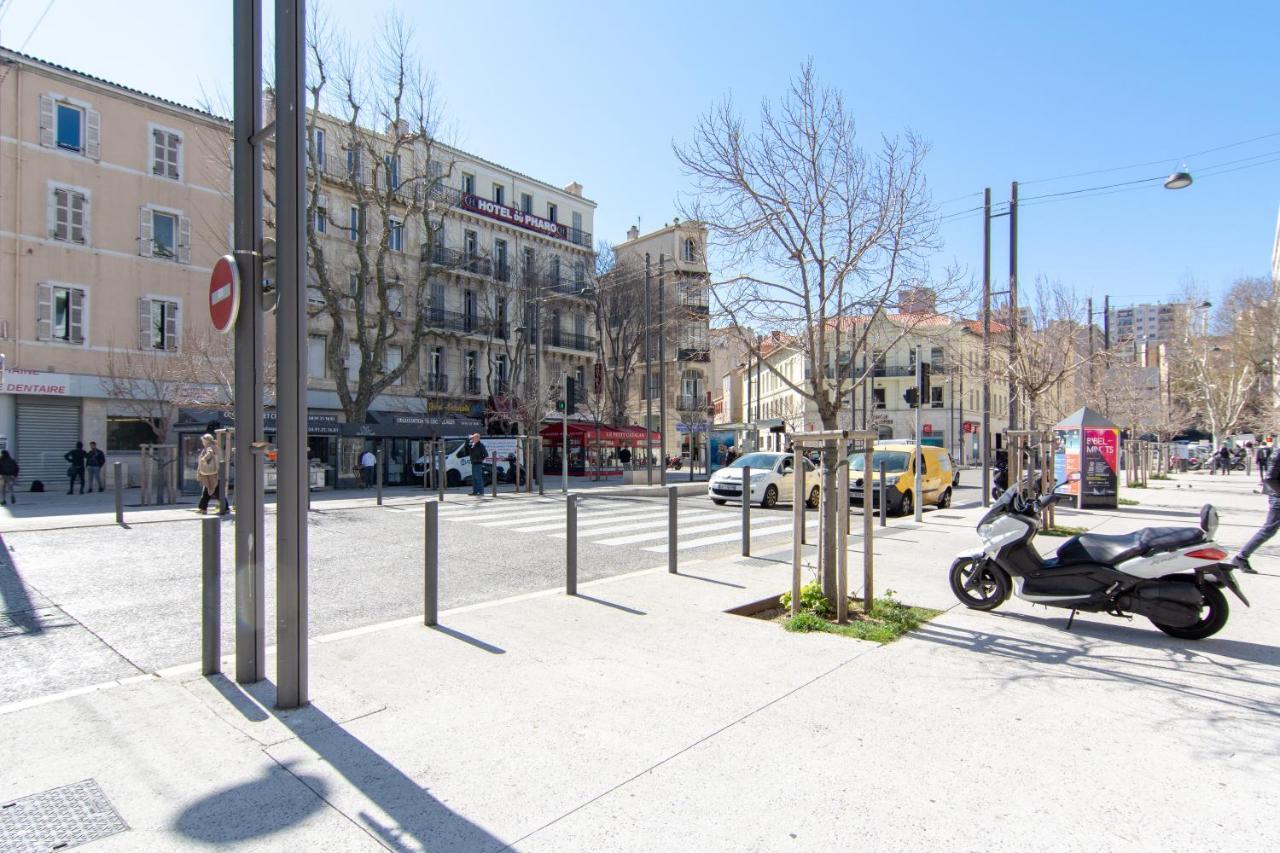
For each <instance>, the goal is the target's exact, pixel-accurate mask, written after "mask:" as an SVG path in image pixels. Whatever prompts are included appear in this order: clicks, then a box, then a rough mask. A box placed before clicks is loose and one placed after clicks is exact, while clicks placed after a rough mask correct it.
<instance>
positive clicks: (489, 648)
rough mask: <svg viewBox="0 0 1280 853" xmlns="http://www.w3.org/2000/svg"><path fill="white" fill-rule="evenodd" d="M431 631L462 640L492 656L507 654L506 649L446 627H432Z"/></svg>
mask: <svg viewBox="0 0 1280 853" xmlns="http://www.w3.org/2000/svg"><path fill="white" fill-rule="evenodd" d="M431 630H433V631H439V632H440V633H441V634H444V635H445V636H447V637H453V638H454V639H455V640H461V641H462V642H464V643H466V644H467V645H469V646H475V647H476V648H477V649H480V650H482V651H486V652H488V653H489V654H491V655H505V654H506V653H507V650H506V649H501V648H498V647H497V646H494V645H491V644H489V643H486V642H485V641H484V640H478V639H476V638H475V637H472V636H471V635H469V634H464V633H462V632H461V631H455V630H454V629H453V628H446V627H445V626H444V625H433V626H431Z"/></svg>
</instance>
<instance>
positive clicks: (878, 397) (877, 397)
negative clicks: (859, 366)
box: [871, 388, 884, 409]
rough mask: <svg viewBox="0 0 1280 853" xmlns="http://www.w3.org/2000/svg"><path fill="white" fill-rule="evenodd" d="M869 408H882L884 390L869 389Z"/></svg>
mask: <svg viewBox="0 0 1280 853" xmlns="http://www.w3.org/2000/svg"><path fill="white" fill-rule="evenodd" d="M871 407H872V408H874V409H883V408H884V389H883V388H872V389H871Z"/></svg>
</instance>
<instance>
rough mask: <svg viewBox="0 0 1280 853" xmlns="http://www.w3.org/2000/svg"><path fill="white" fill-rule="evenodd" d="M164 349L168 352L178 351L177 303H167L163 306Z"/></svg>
mask: <svg viewBox="0 0 1280 853" xmlns="http://www.w3.org/2000/svg"><path fill="white" fill-rule="evenodd" d="M164 348H165V349H167V350H169V351H170V352H176V351H177V349H178V303H176V302H167V303H165V306H164Z"/></svg>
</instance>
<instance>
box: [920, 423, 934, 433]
mask: <svg viewBox="0 0 1280 853" xmlns="http://www.w3.org/2000/svg"><path fill="white" fill-rule="evenodd" d="M922 429H923V430H924V434H925V435H933V424H925V425H924V426H923V427H922Z"/></svg>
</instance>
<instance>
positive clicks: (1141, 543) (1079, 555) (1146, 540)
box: [1058, 527, 1204, 565]
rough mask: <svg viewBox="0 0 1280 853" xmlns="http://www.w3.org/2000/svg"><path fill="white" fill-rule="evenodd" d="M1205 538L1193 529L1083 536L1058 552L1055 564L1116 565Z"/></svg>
mask: <svg viewBox="0 0 1280 853" xmlns="http://www.w3.org/2000/svg"><path fill="white" fill-rule="evenodd" d="M1203 538H1204V533H1203V531H1201V530H1199V529H1198V528H1195V527H1147V528H1145V529H1143V530H1136V531H1134V532H1133V533H1122V534H1118V535H1114V536H1108V535H1106V534H1104V533H1082V534H1080V535H1079V536H1072V537H1071V538H1070V539H1068V540H1067V541H1066V542H1064V543H1062V547H1060V548H1059V549H1058V564H1059V565H1064V564H1067V563H1106V564H1108V565H1116V564H1117V563H1123V562H1124V561H1125V560H1132V559H1133V558H1134V557H1140V556H1142V555H1143V554H1149V553H1151V552H1152V551H1167V550H1170V549H1172V548H1181V547H1183V546H1186V545H1194V544H1196V543H1197V542H1199V541H1201V540H1202V539H1203Z"/></svg>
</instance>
